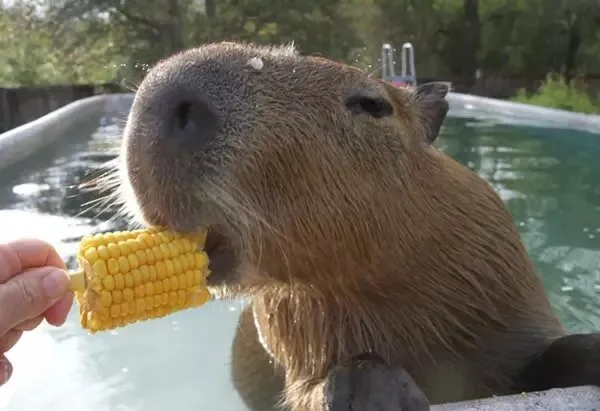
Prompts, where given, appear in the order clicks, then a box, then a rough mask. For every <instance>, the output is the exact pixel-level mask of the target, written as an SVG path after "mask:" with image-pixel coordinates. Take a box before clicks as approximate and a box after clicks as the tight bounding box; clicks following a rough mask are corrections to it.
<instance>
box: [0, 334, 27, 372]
mask: <svg viewBox="0 0 600 411" xmlns="http://www.w3.org/2000/svg"><path fill="white" fill-rule="evenodd" d="M22 335H23V331H21V330H9V331H8V332H7V333H6V334H4V336H3V337H2V338H0V352H7V351H9V350H10V349H11V348H12V347H14V346H15V344H16V343H17V341H19V338H21V336H22ZM0 371H1V370H0Z"/></svg>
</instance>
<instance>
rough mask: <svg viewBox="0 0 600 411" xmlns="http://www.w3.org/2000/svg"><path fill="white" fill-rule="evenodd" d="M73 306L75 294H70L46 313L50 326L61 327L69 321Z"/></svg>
mask: <svg viewBox="0 0 600 411" xmlns="http://www.w3.org/2000/svg"><path fill="white" fill-rule="evenodd" d="M72 306H73V293H68V294H67V295H65V296H64V297H62V298H61V299H60V300H58V302H57V303H55V304H54V305H53V306H52V307H50V308H49V309H48V310H46V312H45V313H44V316H45V317H46V321H47V322H48V324H50V325H53V326H55V327H60V326H61V325H63V324H64V323H65V321H67V316H68V315H69V311H71V307H72Z"/></svg>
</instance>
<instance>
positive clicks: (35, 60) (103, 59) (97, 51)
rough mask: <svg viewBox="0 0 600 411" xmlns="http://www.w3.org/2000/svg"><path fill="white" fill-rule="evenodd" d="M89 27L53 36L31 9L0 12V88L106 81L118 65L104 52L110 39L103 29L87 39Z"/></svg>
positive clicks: (73, 27) (54, 32)
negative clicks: (101, 33)
mask: <svg viewBox="0 0 600 411" xmlns="http://www.w3.org/2000/svg"><path fill="white" fill-rule="evenodd" d="M105 24H106V23H105ZM89 28H90V24H89V23H87V24H86V23H82V22H79V23H78V24H73V25H69V26H67V27H64V26H63V27H62V28H61V29H62V31H58V30H56V28H55V27H53V24H52V22H49V21H46V20H44V19H43V18H42V17H40V15H39V12H38V10H37V9H36V8H35V7H34V5H32V4H25V5H22V4H18V3H17V5H16V6H13V7H11V8H5V9H3V10H0V33H1V34H0V50H2V57H1V60H0V86H4V87H22V86H36V85H48V84H78V83H104V82H107V81H110V80H112V78H113V77H114V75H115V72H116V68H117V67H116V63H117V62H118V60H119V58H118V56H114V55H111V53H110V51H111V48H112V46H113V36H112V35H111V32H110V30H108V29H106V30H105V33H108V35H106V34H105V35H104V36H96V37H93V36H89ZM107 58H108V59H107Z"/></svg>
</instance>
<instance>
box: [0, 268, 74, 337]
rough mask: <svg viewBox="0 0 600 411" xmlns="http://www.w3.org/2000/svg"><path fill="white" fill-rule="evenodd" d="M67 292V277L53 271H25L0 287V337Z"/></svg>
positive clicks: (60, 271) (52, 303)
mask: <svg viewBox="0 0 600 411" xmlns="http://www.w3.org/2000/svg"><path fill="white" fill-rule="evenodd" d="M68 289H69V276H68V274H67V273H66V272H65V271H63V270H58V269H56V268H53V267H42V268H37V269H34V270H29V271H26V272H25V273H23V274H21V275H17V276H15V277H12V278H11V279H10V280H8V281H7V282H6V283H4V284H0V301H2V306H3V307H2V309H1V310H0V335H3V334H4V333H6V332H7V331H8V330H10V329H12V328H14V327H15V326H16V325H17V324H20V323H22V322H23V321H26V320H29V319H31V318H34V317H37V316H39V315H41V314H43V313H44V312H46V310H48V308H50V307H52V306H53V305H54V304H55V303H56V302H57V301H58V300H59V299H60V298H61V297H63V296H64V295H65V294H66V293H67V292H68Z"/></svg>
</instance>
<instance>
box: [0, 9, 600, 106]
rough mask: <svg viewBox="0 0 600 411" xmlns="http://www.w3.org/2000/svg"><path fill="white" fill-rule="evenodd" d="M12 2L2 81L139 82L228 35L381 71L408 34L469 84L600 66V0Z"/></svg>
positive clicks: (0, 28)
mask: <svg viewBox="0 0 600 411" xmlns="http://www.w3.org/2000/svg"><path fill="white" fill-rule="evenodd" d="M9 3H10V4H11V5H10V6H7V5H6V3H3V2H2V1H1V0H0V47H1V48H2V54H1V55H0V86H17V85H21V86H32V85H43V84H50V83H103V82H108V81H114V80H118V81H121V82H122V83H125V84H126V85H129V86H131V87H135V85H136V84H137V83H138V82H139V81H140V79H141V77H142V76H143V75H144V74H145V71H146V68H147V67H148V66H149V65H152V64H154V63H155V62H156V61H157V60H159V59H162V58H164V57H166V56H168V55H171V54H173V53H175V52H177V51H179V50H182V49H185V48H189V47H194V46H196V45H198V44H202V43H205V42H211V41H220V40H238V41H252V42H257V43H289V42H292V41H293V42H294V43H295V44H296V45H297V47H298V48H299V49H300V51H301V52H302V53H303V54H310V55H325V56H327V57H329V58H332V59H335V60H340V61H344V62H347V63H350V64H353V65H355V66H357V67H360V68H363V69H365V70H368V71H369V72H371V73H373V74H374V75H378V74H379V72H380V68H381V67H380V63H379V58H380V48H381V45H382V43H386V42H388V43H392V44H393V45H395V46H396V47H397V50H400V49H401V45H402V44H403V43H405V42H411V43H412V44H413V46H414V47H415V48H414V50H415V58H416V62H417V75H418V77H420V78H423V77H428V78H431V77H436V78H448V79H450V80H452V81H455V82H458V83H462V84H465V85H468V84H470V83H471V84H472V83H474V82H475V73H476V72H477V71H480V72H482V73H483V75H484V76H487V75H500V76H502V75H506V74H512V75H518V76H522V77H527V78H543V77H544V76H545V75H546V74H547V73H549V72H556V73H566V74H567V75H568V76H569V77H574V76H577V75H578V74H580V73H598V72H600V1H599V0H302V1H299V0H245V1H240V0H154V1H153V2H148V0H11V1H10V2H9ZM2 4H5V5H4V6H3V5H2ZM149 5H150V6H149ZM399 54H400V53H399V52H398V53H397V63H399V61H400V57H399ZM396 71H399V70H396ZM518 98H523V97H522V95H520V96H519V97H518Z"/></svg>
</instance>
